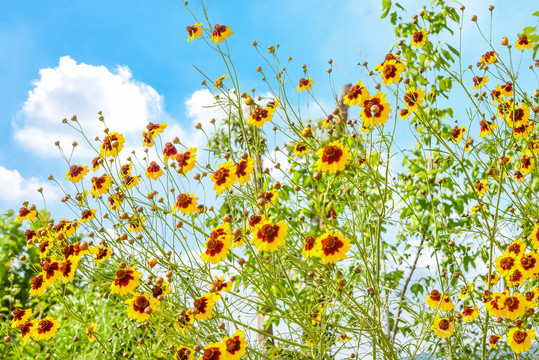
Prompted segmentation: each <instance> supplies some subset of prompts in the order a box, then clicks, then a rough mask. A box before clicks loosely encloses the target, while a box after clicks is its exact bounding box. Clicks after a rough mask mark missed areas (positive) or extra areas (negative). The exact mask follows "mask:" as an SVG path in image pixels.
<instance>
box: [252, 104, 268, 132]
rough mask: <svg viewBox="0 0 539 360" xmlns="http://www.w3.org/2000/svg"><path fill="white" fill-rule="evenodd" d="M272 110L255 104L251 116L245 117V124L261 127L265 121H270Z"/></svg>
mask: <svg viewBox="0 0 539 360" xmlns="http://www.w3.org/2000/svg"><path fill="white" fill-rule="evenodd" d="M272 117H273V112H272V111H270V110H268V109H265V108H263V107H260V106H257V107H256V108H255V109H254V110H253V113H252V114H251V116H249V118H248V119H247V124H249V125H253V126H256V127H257V128H259V129H260V128H261V127H262V126H263V125H264V124H265V123H267V122H268V121H271V118H272Z"/></svg>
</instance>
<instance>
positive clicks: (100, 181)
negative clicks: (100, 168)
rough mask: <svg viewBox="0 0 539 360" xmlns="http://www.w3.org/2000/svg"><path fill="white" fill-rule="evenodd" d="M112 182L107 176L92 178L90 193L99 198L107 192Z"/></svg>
mask: <svg viewBox="0 0 539 360" xmlns="http://www.w3.org/2000/svg"><path fill="white" fill-rule="evenodd" d="M111 183H112V180H111V178H110V177H109V176H107V175H103V176H100V177H97V176H94V177H93V178H92V189H91V190H90V192H91V193H92V195H93V196H94V197H96V198H98V197H100V196H101V195H102V194H106V193H108V191H109V188H110V185H111Z"/></svg>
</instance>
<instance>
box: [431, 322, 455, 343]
mask: <svg viewBox="0 0 539 360" xmlns="http://www.w3.org/2000/svg"><path fill="white" fill-rule="evenodd" d="M432 330H433V331H434V333H435V334H436V336H438V337H441V338H446V337H449V336H451V335H453V332H454V331H455V328H454V326H453V324H452V319H450V318H439V317H436V319H435V320H434V323H433V324H432Z"/></svg>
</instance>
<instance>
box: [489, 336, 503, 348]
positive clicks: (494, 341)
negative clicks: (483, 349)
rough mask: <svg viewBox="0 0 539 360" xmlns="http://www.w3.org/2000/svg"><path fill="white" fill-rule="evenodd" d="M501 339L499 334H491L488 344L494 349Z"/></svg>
mask: <svg viewBox="0 0 539 360" xmlns="http://www.w3.org/2000/svg"><path fill="white" fill-rule="evenodd" d="M499 340H500V337H499V336H497V335H490V338H489V339H488V344H489V345H490V347H491V348H492V349H495V348H496V345H498V341H499Z"/></svg>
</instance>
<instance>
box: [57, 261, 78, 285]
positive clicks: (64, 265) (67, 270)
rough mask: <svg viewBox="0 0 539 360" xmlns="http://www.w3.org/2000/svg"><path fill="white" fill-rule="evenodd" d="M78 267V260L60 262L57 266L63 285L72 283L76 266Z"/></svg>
mask: <svg viewBox="0 0 539 360" xmlns="http://www.w3.org/2000/svg"><path fill="white" fill-rule="evenodd" d="M78 265H79V259H78V258H71V259H68V260H65V261H62V262H61V263H60V265H59V266H58V269H59V270H60V274H61V275H62V279H63V280H64V282H65V283H69V282H72V281H73V279H74V278H75V272H76V271H77V266H78Z"/></svg>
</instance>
